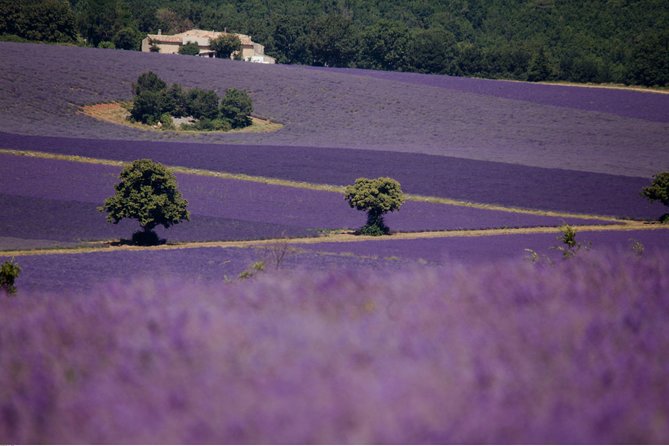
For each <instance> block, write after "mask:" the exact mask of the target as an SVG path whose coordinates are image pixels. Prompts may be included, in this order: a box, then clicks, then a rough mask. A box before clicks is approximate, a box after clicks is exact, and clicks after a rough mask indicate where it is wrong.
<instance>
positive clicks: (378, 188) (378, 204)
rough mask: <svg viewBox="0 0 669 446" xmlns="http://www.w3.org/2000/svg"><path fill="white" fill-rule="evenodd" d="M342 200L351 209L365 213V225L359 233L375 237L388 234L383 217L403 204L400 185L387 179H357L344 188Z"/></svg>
mask: <svg viewBox="0 0 669 446" xmlns="http://www.w3.org/2000/svg"><path fill="white" fill-rule="evenodd" d="M344 198H345V199H346V201H348V204H349V205H350V206H351V207H352V208H355V209H358V210H360V211H365V212H367V224H366V225H365V226H363V227H362V228H361V229H360V230H359V233H360V234H364V235H375V236H376V235H384V234H388V233H389V232H390V230H389V228H388V227H387V226H386V225H385V223H384V221H383V215H384V214H386V213H388V212H393V211H396V210H398V209H399V208H400V206H402V203H404V194H403V193H402V188H401V187H400V183H398V182H397V181H396V180H393V179H392V178H387V177H379V178H376V179H369V178H358V179H357V180H355V184H353V185H350V186H347V187H346V189H345V191H344Z"/></svg>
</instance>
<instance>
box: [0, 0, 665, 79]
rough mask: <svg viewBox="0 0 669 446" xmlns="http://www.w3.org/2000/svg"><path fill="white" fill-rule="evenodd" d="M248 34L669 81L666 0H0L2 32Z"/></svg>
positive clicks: (455, 67) (467, 65)
mask: <svg viewBox="0 0 669 446" xmlns="http://www.w3.org/2000/svg"><path fill="white" fill-rule="evenodd" d="M192 27H197V28H202V29H212V30H224V29H227V30H228V31H231V32H238V33H244V34H249V35H251V36H252V37H253V39H254V40H255V41H256V42H259V43H262V44H264V45H265V52H266V53H267V54H269V55H271V56H274V57H276V58H277V61H278V62H279V63H292V64H306V65H321V66H335V67H360V68H373V69H380V70H399V71H417V72H422V73H440V74H449V75H459V76H477V77H489V78H505V79H518V80H530V81H545V80H564V81H575V82H600V83H604V82H614V83H627V84H638V85H647V86H667V85H669V1H667V0H636V1H635V0H394V1H385V0H312V1H307V0H287V1H286V0H70V1H67V0H28V1H22V2H17V1H15V0H0V34H1V35H2V39H3V40H38V41H47V42H48V41H52V42H71V43H73V44H80V45H90V46H102V47H115V48H122V49H130V50H137V49H138V48H139V42H140V40H141V39H142V38H143V37H144V35H145V34H146V33H156V32H157V31H158V30H159V29H160V30H162V32H163V33H174V32H180V31H184V30H186V29H189V28H192Z"/></svg>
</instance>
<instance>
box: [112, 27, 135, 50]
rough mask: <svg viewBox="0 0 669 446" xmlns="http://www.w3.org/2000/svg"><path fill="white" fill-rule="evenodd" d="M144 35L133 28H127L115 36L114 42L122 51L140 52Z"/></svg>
mask: <svg viewBox="0 0 669 446" xmlns="http://www.w3.org/2000/svg"><path fill="white" fill-rule="evenodd" d="M141 41H142V35H141V34H139V32H138V31H137V30H136V29H135V28H132V27H129V26H128V27H125V28H123V29H121V30H120V31H119V32H117V33H116V34H115V35H114V38H113V39H112V42H114V45H115V46H116V48H118V49H120V50H138V49H139V45H140V43H141Z"/></svg>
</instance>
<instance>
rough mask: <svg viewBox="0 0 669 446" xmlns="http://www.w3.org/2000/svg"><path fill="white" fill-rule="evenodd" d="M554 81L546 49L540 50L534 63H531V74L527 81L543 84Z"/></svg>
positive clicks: (528, 74)
mask: <svg viewBox="0 0 669 446" xmlns="http://www.w3.org/2000/svg"><path fill="white" fill-rule="evenodd" d="M550 79H552V70H551V66H550V62H549V60H548V56H547V55H546V52H545V51H544V48H543V47H541V48H539V52H538V53H537V54H536V56H535V57H534V59H533V60H532V62H531V63H530V68H529V72H528V73H527V80H528V81H530V82H541V81H547V80H550Z"/></svg>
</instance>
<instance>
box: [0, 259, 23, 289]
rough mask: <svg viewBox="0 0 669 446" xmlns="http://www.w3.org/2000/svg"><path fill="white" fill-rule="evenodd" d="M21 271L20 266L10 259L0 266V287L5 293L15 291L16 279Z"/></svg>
mask: <svg viewBox="0 0 669 446" xmlns="http://www.w3.org/2000/svg"><path fill="white" fill-rule="evenodd" d="M20 273H21V267H20V266H19V265H18V264H17V263H16V262H15V261H14V260H13V259H12V260H8V261H6V262H4V263H3V264H2V266H0V289H1V290H4V291H5V292H6V293H7V294H15V293H16V285H15V282H16V279H17V278H18V277H19V274H20Z"/></svg>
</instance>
